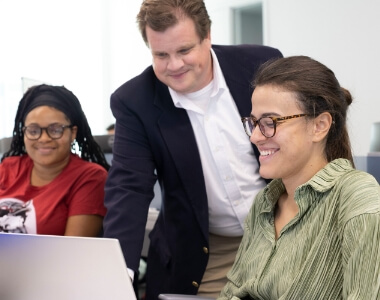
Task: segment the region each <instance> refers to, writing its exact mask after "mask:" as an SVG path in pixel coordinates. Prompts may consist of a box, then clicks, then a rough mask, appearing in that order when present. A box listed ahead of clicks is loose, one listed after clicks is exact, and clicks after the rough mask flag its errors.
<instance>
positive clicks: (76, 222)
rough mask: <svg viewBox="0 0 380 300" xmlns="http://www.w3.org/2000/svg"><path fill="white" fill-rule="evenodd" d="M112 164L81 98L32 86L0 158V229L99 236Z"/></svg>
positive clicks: (57, 88) (56, 89)
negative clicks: (6, 148)
mask: <svg viewBox="0 0 380 300" xmlns="http://www.w3.org/2000/svg"><path fill="white" fill-rule="evenodd" d="M75 149H77V151H76V152H79V153H80V154H79V155H78V154H75ZM108 168H109V165H108V163H107V161H106V159H105V157H104V154H103V153H102V151H101V149H100V147H99V145H98V144H97V143H96V142H95V141H94V139H93V136H92V134H91V129H90V127H89V125H88V122H87V118H86V116H85V114H84V112H83V110H82V107H81V105H80V103H79V100H78V99H77V97H76V96H75V95H74V94H73V93H72V92H71V91H69V90H67V89H66V88H65V87H61V86H50V85H45V84H43V85H38V86H34V87H32V88H30V89H29V90H28V91H27V92H26V93H25V95H24V96H23V98H22V99H21V101H20V103H19V106H18V110H17V113H16V118H15V125H14V130H13V139H12V143H11V148H10V149H9V151H7V152H6V153H5V154H4V155H3V157H2V160H1V163H0V232H1V231H3V232H20V233H32V234H51V235H73V236H97V235H99V232H100V230H101V228H102V221H103V216H104V215H105V212H106V209H105V207H104V205H103V198H104V184H105V180H106V176H107V170H108Z"/></svg>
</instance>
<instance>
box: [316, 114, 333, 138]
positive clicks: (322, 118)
mask: <svg viewBox="0 0 380 300" xmlns="http://www.w3.org/2000/svg"><path fill="white" fill-rule="evenodd" d="M332 123H333V119H332V116H331V114H330V113H328V112H323V113H321V114H320V115H319V116H317V117H316V118H315V119H314V138H313V141H315V142H319V141H322V140H323V139H324V138H325V137H326V136H327V134H328V133H329V130H330V128H331V124H332Z"/></svg>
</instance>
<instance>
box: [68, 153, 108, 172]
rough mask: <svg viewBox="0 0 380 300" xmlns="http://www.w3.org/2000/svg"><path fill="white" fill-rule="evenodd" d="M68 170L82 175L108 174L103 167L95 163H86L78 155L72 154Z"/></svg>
mask: <svg viewBox="0 0 380 300" xmlns="http://www.w3.org/2000/svg"><path fill="white" fill-rule="evenodd" d="M67 169H68V170H69V171H79V172H80V173H82V174H83V173H87V172H95V173H103V174H107V170H106V169H104V168H103V167H102V166H101V165H99V164H97V163H94V162H90V161H86V160H84V159H82V158H80V157H79V156H78V155H76V154H71V157H70V162H69V164H68V166H67Z"/></svg>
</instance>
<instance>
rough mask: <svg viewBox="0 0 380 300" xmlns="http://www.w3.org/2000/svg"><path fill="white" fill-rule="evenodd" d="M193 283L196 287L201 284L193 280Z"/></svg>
mask: <svg viewBox="0 0 380 300" xmlns="http://www.w3.org/2000/svg"><path fill="white" fill-rule="evenodd" d="M191 284H192V285H193V286H195V287H196V288H197V287H199V284H198V282H196V281H193V282H192V283H191Z"/></svg>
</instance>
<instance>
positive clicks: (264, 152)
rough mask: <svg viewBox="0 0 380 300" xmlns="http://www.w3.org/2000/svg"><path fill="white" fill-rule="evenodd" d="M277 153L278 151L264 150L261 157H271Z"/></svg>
mask: <svg viewBox="0 0 380 300" xmlns="http://www.w3.org/2000/svg"><path fill="white" fill-rule="evenodd" d="M275 152H277V150H262V151H260V155H261V156H269V155H272V154H274V153H275Z"/></svg>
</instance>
